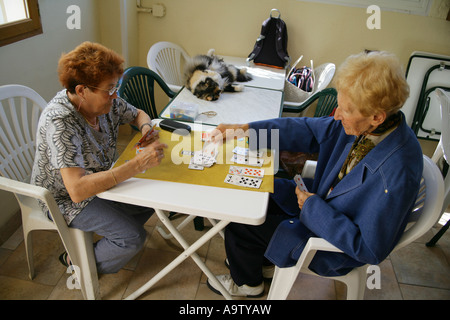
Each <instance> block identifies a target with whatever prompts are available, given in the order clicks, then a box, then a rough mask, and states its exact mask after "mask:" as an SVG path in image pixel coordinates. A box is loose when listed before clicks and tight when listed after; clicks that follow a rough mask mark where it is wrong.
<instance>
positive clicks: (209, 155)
mask: <svg viewBox="0 0 450 320" xmlns="http://www.w3.org/2000/svg"><path fill="white" fill-rule="evenodd" d="M218 153H219V145H218V144H217V143H212V142H205V145H204V146H203V149H202V150H201V151H195V152H194V153H193V157H192V158H191V163H190V164H189V169H193V170H203V169H204V168H209V167H211V166H212V165H213V164H214V163H216V157H217V154H218Z"/></svg>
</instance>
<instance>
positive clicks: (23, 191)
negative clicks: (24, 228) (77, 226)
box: [0, 177, 63, 223]
mask: <svg viewBox="0 0 450 320" xmlns="http://www.w3.org/2000/svg"><path fill="white" fill-rule="evenodd" d="M0 190H5V191H9V192H12V193H14V194H15V195H16V197H18V200H19V199H20V198H21V197H22V196H23V197H29V198H33V199H38V200H41V201H42V202H44V203H45V205H46V206H47V208H48V210H49V211H50V214H51V215H52V218H53V219H54V221H55V222H56V223H59V222H60V220H61V222H62V221H63V220H62V219H63V218H62V215H61V213H60V211H59V207H58V205H57V204H56V201H55V198H53V195H52V194H51V193H50V191H48V190H47V189H45V188H43V187H39V186H36V185H33V184H30V183H26V182H20V181H16V180H12V179H8V178H5V177H0ZM56 213H59V214H58V215H56ZM55 219H57V221H56V220H55Z"/></svg>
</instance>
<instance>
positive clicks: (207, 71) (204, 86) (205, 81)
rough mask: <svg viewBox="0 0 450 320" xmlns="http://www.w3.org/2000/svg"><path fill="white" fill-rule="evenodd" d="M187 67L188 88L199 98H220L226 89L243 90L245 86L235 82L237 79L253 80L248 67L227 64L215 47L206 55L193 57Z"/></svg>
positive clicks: (213, 99)
mask: <svg viewBox="0 0 450 320" xmlns="http://www.w3.org/2000/svg"><path fill="white" fill-rule="evenodd" d="M185 69H186V71H185V77H186V88H188V89H189V90H190V91H191V92H192V93H193V94H194V95H195V96H196V97H197V98H199V99H204V100H207V101H215V100H217V99H219V97H220V94H221V93H222V92H224V91H226V92H236V91H242V90H243V89H244V86H243V85H237V84H233V83H234V82H235V81H238V82H246V81H250V80H252V76H251V75H250V74H248V73H247V69H246V68H237V67H235V66H233V65H231V64H226V63H225V62H224V61H223V59H221V58H218V57H217V56H216V55H215V54H214V49H211V50H209V51H208V54H206V55H198V56H195V57H194V58H192V60H191V61H190V62H188V63H187V65H186V68H185Z"/></svg>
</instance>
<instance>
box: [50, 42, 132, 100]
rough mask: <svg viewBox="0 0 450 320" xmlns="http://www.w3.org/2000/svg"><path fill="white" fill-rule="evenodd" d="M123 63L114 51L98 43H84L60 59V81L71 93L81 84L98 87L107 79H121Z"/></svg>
mask: <svg viewBox="0 0 450 320" xmlns="http://www.w3.org/2000/svg"><path fill="white" fill-rule="evenodd" d="M123 62H124V59H123V58H122V57H121V56H120V55H119V54H117V53H116V52H114V51H113V50H111V49H108V48H106V47H104V46H102V45H101V44H98V43H93V42H88V41H87V42H83V43H82V44H80V45H79V46H78V47H76V48H75V49H74V50H73V51H71V52H69V53H67V54H63V55H62V56H61V58H60V59H59V63H58V75H59V81H60V82H61V84H62V85H63V87H64V88H66V89H67V90H68V91H69V92H70V93H75V87H76V86H77V85H79V84H82V85H86V86H93V87H96V86H98V85H99V84H100V83H101V82H102V81H104V80H105V79H108V78H112V77H115V76H118V77H120V76H121V75H122V74H123Z"/></svg>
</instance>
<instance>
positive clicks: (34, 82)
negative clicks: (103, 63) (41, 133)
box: [0, 0, 99, 101]
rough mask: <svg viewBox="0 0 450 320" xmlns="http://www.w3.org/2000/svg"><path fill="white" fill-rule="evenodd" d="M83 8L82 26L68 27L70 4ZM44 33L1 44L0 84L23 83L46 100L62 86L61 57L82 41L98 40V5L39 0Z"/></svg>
mask: <svg viewBox="0 0 450 320" xmlns="http://www.w3.org/2000/svg"><path fill="white" fill-rule="evenodd" d="M70 5H77V6H79V7H80V9H81V29H80V30H76V29H75V30H69V29H68V28H67V26H66V21H67V19H68V18H69V16H70V14H67V13H66V11H67V8H68V7H69V6H70ZM39 8H40V13H41V21H42V28H43V34H40V35H37V36H34V37H32V38H28V39H25V40H22V41H19V42H16V43H13V44H10V45H6V46H3V47H0V85H4V84H12V83H17V84H22V85H26V86H29V87H31V88H32V89H34V90H36V91H37V92H38V93H39V94H40V95H41V96H42V97H43V98H44V99H45V100H46V101H49V100H50V99H51V98H53V96H54V95H55V93H56V92H57V91H58V90H60V89H61V85H60V84H59V81H58V76H57V70H56V69H57V64H58V60H59V58H60V56H61V54H62V53H63V52H68V51H70V50H72V49H73V48H75V47H76V46H77V45H78V44H80V43H81V42H83V41H86V40H89V41H98V38H99V32H98V26H97V23H96V18H95V17H96V13H97V5H96V1H92V0H39Z"/></svg>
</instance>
